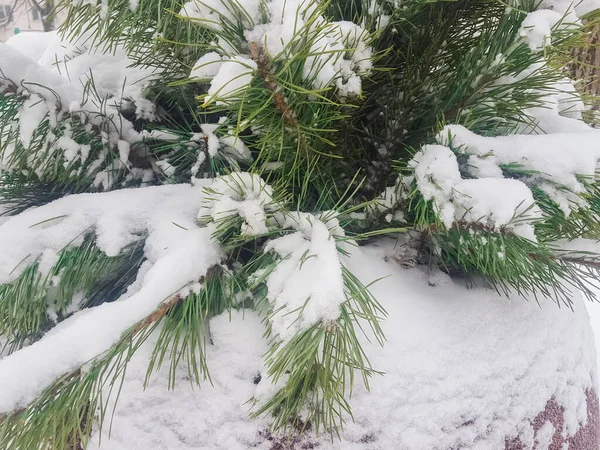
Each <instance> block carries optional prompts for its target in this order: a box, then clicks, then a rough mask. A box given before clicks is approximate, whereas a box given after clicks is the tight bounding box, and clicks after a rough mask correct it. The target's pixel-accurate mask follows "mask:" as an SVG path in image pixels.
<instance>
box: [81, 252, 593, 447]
mask: <svg viewBox="0 0 600 450" xmlns="http://www.w3.org/2000/svg"><path fill="white" fill-rule="evenodd" d="M396 251H397V243H395V242H392V241H384V242H380V243H379V244H376V245H371V246H369V247H366V248H363V249H360V250H359V249H357V250H355V251H354V254H353V255H352V257H351V258H350V260H349V261H348V264H349V266H350V268H351V270H353V271H354V273H356V274H357V275H358V276H359V277H360V278H361V280H362V281H363V282H365V283H368V282H371V281H373V280H374V279H376V278H380V277H381V276H385V275H389V277H387V278H385V279H383V280H381V281H379V282H378V283H376V284H375V285H373V287H372V291H373V294H374V295H375V296H376V297H377V298H378V300H380V301H381V302H382V304H383V306H384V307H385V308H386V309H387V311H388V313H389V317H388V319H387V320H386V321H384V322H383V324H382V325H383V329H384V332H385V334H386V337H387V342H386V345H385V346H384V347H383V348H381V347H379V346H378V345H377V344H375V343H367V342H365V343H364V345H365V349H366V352H367V354H368V355H369V358H370V360H371V363H372V364H373V366H374V367H375V368H377V369H378V370H382V371H384V372H385V375H384V376H377V377H375V378H374V379H373V380H372V381H371V391H370V392H367V391H366V390H365V389H364V388H362V387H357V388H355V391H354V394H353V396H352V399H351V405H352V407H353V413H354V418H355V421H354V422H349V423H348V424H347V426H346V427H345V429H344V431H343V432H342V434H341V441H339V442H338V441H337V440H335V441H334V442H331V441H329V440H328V439H326V438H321V439H319V440H318V442H317V443H318V448H319V449H323V450H389V449H403V450H423V449H431V450H436V449H440V450H441V449H444V450H445V449H448V448H461V447H463V448H464V447H466V448H472V449H481V450H489V449H500V448H504V443H505V438H506V437H507V436H509V437H511V436H516V435H520V436H521V440H522V442H523V443H524V444H525V446H526V447H525V448H532V447H533V445H534V440H535V438H534V433H533V430H532V425H531V421H532V420H533V419H534V418H535V417H536V416H537V414H538V413H539V412H540V411H543V410H544V407H545V405H546V402H547V401H548V399H550V398H551V397H552V396H553V395H554V396H555V398H556V400H557V402H558V403H559V404H560V405H562V406H563V407H564V408H565V425H566V429H567V434H572V433H573V432H574V430H576V429H577V428H578V427H579V426H580V422H581V423H583V422H585V420H586V416H585V401H586V398H585V392H584V390H585V389H586V388H590V387H594V386H596V383H597V373H596V368H595V361H596V354H595V351H594V346H593V340H594V338H593V334H592V330H591V329H590V327H589V318H588V315H587V313H586V309H585V306H584V303H583V301H582V299H581V298H580V297H579V296H575V297H574V299H573V300H574V302H575V311H574V312H570V311H565V310H560V309H558V308H556V304H555V303H554V302H553V301H552V300H547V301H545V300H542V302H541V307H540V306H538V305H537V304H536V302H535V301H533V300H531V301H529V302H527V301H525V300H524V299H523V298H520V297H515V298H512V299H507V298H505V297H502V296H499V295H497V294H496V293H495V292H494V291H493V290H487V289H483V288H474V289H466V288H465V287H464V285H463V284H461V283H459V282H454V281H451V280H450V279H449V278H448V277H447V276H446V275H444V274H441V273H438V274H436V275H435V277H432V276H430V275H429V274H427V273H426V271H424V270H419V269H412V270H404V269H402V268H400V266H399V265H398V264H397V263H396V262H395V261H394V258H395V252H396ZM242 316H244V318H243V319H242ZM210 326H211V333H212V334H213V340H214V344H213V345H209V347H208V349H207V358H208V363H209V368H210V370H211V377H212V380H213V385H212V386H211V385H209V384H208V383H207V384H206V385H205V386H204V387H203V388H202V389H201V390H199V391H196V390H194V389H192V388H191V387H190V385H189V382H188V381H187V380H186V379H185V373H186V371H185V369H184V368H182V370H181V375H180V376H179V381H178V382H179V384H178V385H177V387H176V389H175V391H170V390H168V388H167V381H166V379H167V378H166V374H165V373H163V374H158V375H157V378H156V379H155V380H153V382H152V383H151V385H150V386H149V387H148V388H147V389H146V390H145V391H142V384H143V381H144V377H145V371H146V364H147V359H148V355H149V354H150V351H151V348H152V343H148V344H146V345H145V346H144V347H143V348H142V349H141V351H140V353H139V354H138V355H136V357H135V359H134V361H133V362H132V364H131V367H130V369H129V370H128V372H127V376H126V380H125V385H124V387H123V390H122V393H121V399H120V405H119V406H118V407H117V411H116V415H115V418H114V422H113V425H112V434H111V438H110V439H108V433H107V430H106V429H105V430H104V431H103V434H102V444H101V445H100V448H101V449H103V450H125V449H127V450H135V449H153V450H163V449H164V450H166V449H168V450H192V449H193V450H200V449H207V450H208V449H210V450H221V449H222V450H242V449H248V448H257V449H259V450H260V449H263V450H269V449H271V448H272V446H273V443H272V442H268V441H267V440H265V439H264V435H261V434H259V432H260V431H263V430H264V429H265V428H266V426H267V424H266V422H265V421H264V420H262V419H261V420H253V419H249V418H248V415H247V411H248V409H247V405H245V404H244V403H245V401H246V400H248V399H249V398H251V397H252V396H253V395H254V394H255V393H256V392H260V391H261V390H264V389H266V388H265V387H264V386H261V385H263V384H264V383H265V382H266V381H265V380H267V378H266V377H264V376H263V377H262V379H261V381H260V382H259V383H258V385H257V386H255V384H254V383H255V382H256V380H257V375H258V374H259V372H260V371H261V369H262V368H263V361H262V358H261V357H260V356H261V354H262V353H263V352H264V351H265V347H264V345H265V344H264V342H265V341H264V340H262V339H261V336H262V334H263V333H264V327H263V326H262V325H261V324H260V321H259V319H258V318H257V317H256V316H255V315H254V314H253V313H251V312H249V311H243V312H232V315H231V319H230V317H229V315H228V314H227V313H225V314H223V315H221V316H218V317H216V318H214V319H212V321H211V324H210ZM565 336H569V338H568V339H565ZM263 375H264V374H263ZM546 431H549V430H546ZM543 436H545V434H543V433H542V434H540V433H539V432H538V434H537V436H536V438H537V439H538V440H539V439H541V438H542V437H543ZM98 438H99V434H98V433H97V434H96V435H95V436H94V438H93V440H94V441H95V442H96V445H97V442H98V441H97V440H98ZM308 441H309V443H310V442H311V441H312V442H315V440H314V437H313V438H310V437H309V438H308ZM92 448H96V447H95V446H94V447H92ZM544 448H545V447H544Z"/></svg>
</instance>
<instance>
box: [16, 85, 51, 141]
mask: <svg viewBox="0 0 600 450" xmlns="http://www.w3.org/2000/svg"><path fill="white" fill-rule="evenodd" d="M47 114H48V108H47V107H46V104H45V102H44V99H43V98H42V97H40V96H39V95H35V94H34V95H32V96H31V97H29V98H28V99H27V100H25V101H24V102H23V106H22V107H21V111H20V113H19V138H20V139H21V142H22V143H23V145H24V146H25V147H29V145H30V144H31V138H32V137H33V133H34V132H35V130H36V128H37V127H38V125H39V124H40V122H42V121H43V120H44V119H45V118H46V115H47Z"/></svg>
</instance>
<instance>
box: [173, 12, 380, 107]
mask: <svg viewBox="0 0 600 450" xmlns="http://www.w3.org/2000/svg"><path fill="white" fill-rule="evenodd" d="M238 5H239V6H238ZM180 14H181V15H182V16H183V17H188V18H190V19H191V20H193V21H195V22H197V23H199V24H201V25H202V26H204V27H206V28H208V29H211V30H215V31H217V32H218V31H221V30H223V26H224V24H229V25H228V26H232V25H231V24H235V26H242V27H243V29H244V40H241V41H240V42H225V41H224V40H222V39H218V40H217V43H215V47H216V49H217V51H218V53H217V52H209V53H207V54H206V55H204V56H203V57H202V58H201V59H200V60H199V61H198V62H197V63H196V66H195V68H194V69H192V72H191V73H190V78H192V79H197V78H201V79H202V78H212V77H215V78H213V81H212V84H211V89H212V92H211V91H209V98H210V100H212V96H213V95H214V94H216V93H217V92H218V90H219V88H220V87H223V86H224V84H225V83H226V82H227V81H229V80H232V79H234V78H235V77H236V76H239V75H240V74H241V72H240V70H241V69H240V68H239V67H238V68H236V67H234V66H233V65H231V64H230V63H229V61H230V60H231V58H233V59H234V60H236V59H241V60H243V62H244V65H248V60H247V55H244V54H240V53H239V51H238V50H237V49H238V48H248V46H249V44H251V43H255V44H258V45H259V46H260V48H261V49H262V50H264V52H265V54H266V55H267V57H268V58H269V59H273V60H280V61H283V62H286V61H288V60H289V59H290V58H292V57H293V56H294V55H295V54H296V53H297V52H298V51H299V49H300V48H301V46H302V45H304V43H303V42H300V41H299V40H298V39H297V34H298V31H299V30H301V29H303V30H305V32H306V33H307V34H308V35H309V36H310V38H309V39H306V41H308V42H312V43H311V45H310V53H311V56H309V57H308V58H307V59H306V62H305V64H304V68H303V71H304V78H305V79H306V80H307V81H309V82H310V83H312V85H313V86H314V87H315V88H317V89H322V88H327V87H331V86H335V87H336V88H337V92H338V94H339V95H340V97H342V98H345V97H348V96H357V95H360V94H361V88H362V81H361V78H360V77H361V76H366V75H369V73H370V72H371V69H372V56H373V50H372V48H371V47H370V45H369V41H370V36H369V33H368V32H367V30H365V29H364V28H363V27H361V26H360V25H357V24H354V23H352V22H347V21H340V22H330V21H327V20H326V19H325V17H324V16H322V15H320V11H319V10H318V4H317V2H312V1H305V0H269V1H265V2H259V1H257V0H244V1H243V2H240V3H239V4H236V7H235V8H233V7H231V6H226V4H225V3H224V2H223V0H205V1H200V0H193V1H190V2H187V3H185V4H184V5H183V7H182V9H181V11H180ZM263 16H264V17H266V19H265V20H264V21H263V20H262V18H263ZM220 57H222V58H223V61H224V62H223V64H222V65H219V58H220ZM211 66H216V67H215V68H214V69H213V68H211ZM226 66H227V67H226ZM252 68H253V69H254V70H255V69H256V67H255V66H254V67H252ZM217 70H218V72H217V73H216V74H215V73H214V72H215V71H217ZM250 81H251V79H250V78H244V82H242V81H240V82H239V83H238V82H234V83H231V84H232V86H231V88H227V90H226V91H224V92H222V95H221V96H222V97H225V96H226V95H228V94H229V93H231V92H233V91H235V90H237V89H238V88H240V85H241V86H245V85H247V84H248V83H249V82H250Z"/></svg>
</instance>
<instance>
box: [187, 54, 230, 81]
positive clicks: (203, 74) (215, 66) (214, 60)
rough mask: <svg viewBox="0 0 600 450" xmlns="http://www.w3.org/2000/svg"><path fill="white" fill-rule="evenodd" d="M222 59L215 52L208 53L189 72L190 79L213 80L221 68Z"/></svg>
mask: <svg viewBox="0 0 600 450" xmlns="http://www.w3.org/2000/svg"><path fill="white" fill-rule="evenodd" d="M222 61H223V57H222V56H221V55H219V54H218V53H217V52H208V53H207V54H205V55H204V56H202V57H201V58H200V59H199V60H198V61H197V62H196V64H195V66H194V68H193V69H192V71H191V72H190V78H201V79H207V78H213V77H214V76H215V75H217V73H219V69H220V68H221V65H222V64H221V62H222Z"/></svg>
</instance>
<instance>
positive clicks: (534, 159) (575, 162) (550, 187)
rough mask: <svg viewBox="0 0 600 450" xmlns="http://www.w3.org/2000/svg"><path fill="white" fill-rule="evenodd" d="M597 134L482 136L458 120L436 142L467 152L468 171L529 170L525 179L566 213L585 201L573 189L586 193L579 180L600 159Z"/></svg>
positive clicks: (497, 174)
mask: <svg viewBox="0 0 600 450" xmlns="http://www.w3.org/2000/svg"><path fill="white" fill-rule="evenodd" d="M599 138H600V134H599V133H598V131H596V130H589V131H586V132H570V133H553V134H546V135H510V136H499V137H482V136H478V135H476V134H474V133H472V132H471V131H469V130H467V129H466V128H464V127H463V126H460V125H449V126H446V127H445V128H444V129H443V130H442V131H441V132H440V133H439V135H438V142H440V143H442V144H444V145H452V147H453V148H454V149H457V150H458V151H460V152H464V153H466V154H468V155H469V158H468V161H467V166H468V170H469V172H470V175H472V176H476V177H479V178H482V179H484V178H502V177H503V174H502V170H501V166H502V165H504V166H509V165H513V166H517V167H518V168H519V169H521V170H525V171H529V172H530V173H533V175H532V176H530V177H526V178H525V179H524V180H525V182H526V183H527V184H529V185H531V186H536V187H539V188H540V189H542V190H543V191H545V192H546V193H547V194H548V195H549V196H550V198H552V199H553V200H554V201H556V202H557V204H558V205H559V206H560V207H561V208H562V210H563V212H564V213H565V214H566V215H569V214H570V212H571V209H572V207H573V204H577V205H579V206H581V205H583V204H584V203H585V202H584V201H583V199H581V198H580V197H577V196H575V195H573V194H582V193H585V192H586V188H585V185H584V184H583V182H582V180H588V181H590V180H592V179H593V178H594V176H595V174H596V170H597V168H598V162H599V160H600V139H599Z"/></svg>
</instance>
